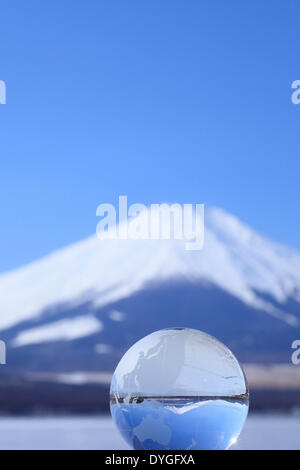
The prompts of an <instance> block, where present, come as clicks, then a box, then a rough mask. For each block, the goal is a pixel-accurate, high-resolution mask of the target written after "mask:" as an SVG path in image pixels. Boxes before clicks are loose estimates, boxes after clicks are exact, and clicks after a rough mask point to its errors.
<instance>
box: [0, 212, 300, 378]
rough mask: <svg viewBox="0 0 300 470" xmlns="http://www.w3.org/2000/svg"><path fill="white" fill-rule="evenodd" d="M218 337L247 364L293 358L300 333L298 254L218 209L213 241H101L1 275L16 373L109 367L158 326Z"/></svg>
mask: <svg viewBox="0 0 300 470" xmlns="http://www.w3.org/2000/svg"><path fill="white" fill-rule="evenodd" d="M178 324H179V325H181V326H185V325H186V326H191V327H194V328H199V329H202V330H205V331H208V332H210V333H212V334H215V335H217V336H218V337H219V338H220V339H221V340H223V341H225V342H227V344H228V345H229V346H230V347H232V348H233V350H234V352H236V353H238V354H239V355H240V357H241V358H242V360H243V361H247V362H281V360H282V361H288V358H289V354H290V344H291V342H292V340H294V339H296V337H297V334H298V336H299V334H300V254H298V253H297V252H295V251H293V250H291V249H289V248H287V247H284V246H281V245H279V244H276V243H274V242H272V241H270V240H268V239H266V238H264V237H263V236H261V235H260V234H258V233H256V232H255V231H253V230H252V229H251V228H249V227H248V226H247V225H245V224H243V223H242V222H240V221H239V220H238V219H237V218H236V217H234V216H232V215H230V214H227V213H226V212H224V211H223V210H221V209H217V208H211V209H207V210H206V214H205V242H204V248H203V249H202V250H200V251H186V249H185V244H184V241H181V240H169V241H168V240H157V241H156V240H136V241H133V240H105V241H100V240H99V239H97V237H96V236H92V237H90V238H88V239H86V240H83V241H81V242H78V243H76V244H73V245H71V246H68V247H67V248H64V249H62V250H59V251H56V252H54V253H52V254H50V255H49V256H46V257H45V258H43V259H41V260H38V261H36V262H33V263H31V264H30V265H28V266H25V267H22V268H20V269H17V270H14V271H11V272H8V273H5V274H2V275H1V276H0V337H1V338H3V339H5V340H6V341H7V343H8V348H9V357H10V359H9V361H8V363H9V367H11V368H17V369H18V368H21V367H22V369H23V371H24V372H26V371H28V372H30V371H32V370H35V371H45V370H49V371H56V370H59V371H60V372H65V371H76V370H100V371H107V370H111V368H112V367H114V365H115V364H116V361H117V360H118V359H119V357H120V355H121V353H122V352H123V351H124V350H125V349H126V348H127V347H128V346H129V345H130V344H131V343H132V342H133V341H135V340H137V339H138V338H139V337H141V336H143V335H144V334H147V333H149V332H150V331H152V330H153V329H159V328H162V327H168V326H172V325H178Z"/></svg>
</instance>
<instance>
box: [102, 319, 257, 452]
mask: <svg viewBox="0 0 300 470" xmlns="http://www.w3.org/2000/svg"><path fill="white" fill-rule="evenodd" d="M248 403H249V394H248V386H247V382H246V379H245V375H244V372H243V370H242V368H241V366H240V365H239V363H238V361H237V359H236V358H235V356H234V355H233V354H232V352H231V351H230V350H229V349H228V348H227V347H226V346H225V345H224V344H222V343H221V342H220V341H218V340H217V339H216V338H213V337H212V336H210V335H208V334H206V333H203V332H202V331H198V330H193V329H189V328H170V329H165V330H160V331H156V332H154V333H152V334H150V335H148V336H146V337H145V338H143V339H141V340H140V341H138V342H137V343H135V344H134V345H133V346H132V347H131V348H130V349H129V350H128V351H127V352H126V353H125V354H124V356H123V357H122V359H121V361H120V362H119V364H118V366H117V368H116V370H115V373H114V375H113V378H112V382H111V389H110V407H111V414H112V417H113V419H114V421H115V423H116V425H117V427H118V429H119V430H120V432H121V434H122V436H123V437H124V438H125V440H126V441H127V442H128V444H129V445H130V446H131V447H133V448H134V449H151V450H152V449H153V450H154V449H157V450H196V449H228V448H229V447H230V446H231V445H232V444H233V443H235V442H236V440H237V438H238V436H239V434H240V432H241V430H242V428H243V425H244V423H245V421H246V418H247V414H248Z"/></svg>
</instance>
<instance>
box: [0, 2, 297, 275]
mask: <svg viewBox="0 0 300 470" xmlns="http://www.w3.org/2000/svg"><path fill="white" fill-rule="evenodd" d="M299 12H300V8H299V3H298V5H297V2H296V1H290V2H282V1H281V0H280V1H278V0H274V1H273V2H272V3H270V2H266V1H265V2H262V1H259V0H255V1H251V2H250V1H248V2H241V1H240V0H239V1H234V0H229V1H227V2H224V1H223V0H219V1H212V0H206V1H199V0H189V1H188V2H187V1H183V0H180V1H178V0H151V1H143V2H141V1H134V0H128V1H126V2H125V1H123V0H120V1H116V0H112V1H107V0H106V1H103V0H88V1H83V0H51V1H50V0H43V1H40V0H27V1H26V2H24V0H3V1H2V2H1V28H0V43H1V61H0V79H1V80H5V82H6V84H7V104H6V105H5V106H4V105H0V139H1V140H0V159H1V172H0V214H1V244H0V271H5V270H7V269H12V268H14V267H17V266H19V265H22V264H24V263H27V262H29V261H31V260H33V259H35V258H39V257H40V256H42V255H44V254H47V253H48V252H50V251H52V250H54V249H56V248H58V247H62V246H64V245H66V244H68V243H70V242H73V241H76V240H78V239H80V238H82V237H85V236H87V235H89V234H91V233H93V232H95V228H96V223H97V219H96V217H95V211H96V207H97V205H98V204H100V203H102V202H110V203H116V202H117V198H118V196H119V195H121V194H126V195H128V198H129V203H133V202H141V203H144V204H149V203H157V202H162V201H175V202H182V203H189V202H192V203H205V204H209V205H217V206H221V207H223V208H224V209H226V210H227V211H230V212H232V213H234V214H236V215H237V216H238V217H240V218H241V219H242V220H244V221H246V222H247V223H249V224H250V225H252V226H253V227H255V228H256V229H258V230H260V231H261V232H264V233H265V234H267V235H268V236H270V237H271V238H274V239H275V240H278V241H281V242H284V243H286V244H289V245H291V246H294V247H296V248H298V249H300V239H299V229H300V221H299V203H300V197H299V172H300V158H299V148H300V139H299V137H298V136H299V130H300V105H299V107H298V106H295V105H292V103H291V98H290V97H291V83H292V82H293V81H294V80H296V79H300V61H299V47H300V44H299V43H300V38H299Z"/></svg>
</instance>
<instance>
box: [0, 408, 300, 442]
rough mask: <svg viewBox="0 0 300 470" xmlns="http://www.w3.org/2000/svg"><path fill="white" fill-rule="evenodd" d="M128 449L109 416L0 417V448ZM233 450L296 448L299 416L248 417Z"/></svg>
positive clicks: (299, 436) (299, 428) (299, 422)
mask: <svg viewBox="0 0 300 470" xmlns="http://www.w3.org/2000/svg"><path fill="white" fill-rule="evenodd" d="M127 448H128V447H127V446H126V444H125V443H124V441H123V440H122V438H121V437H120V435H119V433H118V431H117V430H116V429H115V427H114V424H113V422H112V421H111V419H110V418H109V417H105V418H104V417H101V416H100V417H97V416H96V417H67V418H66V417H62V418H58V417H51V418H48V417H47V418H46V417H45V418H40V417H39V418H4V417H2V418H0V449H7V450H11V449H59V450H61V449H113V450H121V449H127ZM234 448H235V449H300V417H299V416H282V415H254V416H253V415H252V416H250V417H249V418H248V421H247V424H246V426H245V428H244V430H243V433H242V435H241V437H240V440H239V442H238V444H237V445H236V446H235V447H234Z"/></svg>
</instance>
